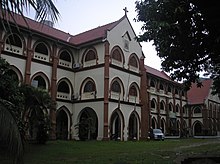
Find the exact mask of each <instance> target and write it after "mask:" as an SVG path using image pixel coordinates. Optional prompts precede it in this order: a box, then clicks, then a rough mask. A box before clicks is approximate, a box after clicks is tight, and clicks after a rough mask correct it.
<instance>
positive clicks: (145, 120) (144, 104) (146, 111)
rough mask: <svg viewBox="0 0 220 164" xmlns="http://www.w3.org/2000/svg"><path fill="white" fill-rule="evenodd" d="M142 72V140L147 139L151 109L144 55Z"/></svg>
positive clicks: (141, 65) (141, 66)
mask: <svg viewBox="0 0 220 164" xmlns="http://www.w3.org/2000/svg"><path fill="white" fill-rule="evenodd" d="M140 71H141V84H140V88H141V91H140V92H141V93H140V95H141V105H142V107H141V139H142V140H144V139H147V137H148V130H149V114H150V113H149V107H148V102H149V98H148V94H147V75H146V69H145V67H144V55H143V56H142V57H141V59H140Z"/></svg>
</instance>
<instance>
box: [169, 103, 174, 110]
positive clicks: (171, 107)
mask: <svg viewBox="0 0 220 164" xmlns="http://www.w3.org/2000/svg"><path fill="white" fill-rule="evenodd" d="M169 111H173V105H172V104H171V103H169Z"/></svg>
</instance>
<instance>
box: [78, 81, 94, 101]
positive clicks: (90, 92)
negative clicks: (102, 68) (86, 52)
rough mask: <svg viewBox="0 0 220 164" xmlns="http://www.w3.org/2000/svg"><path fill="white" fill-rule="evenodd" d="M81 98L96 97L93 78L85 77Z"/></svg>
mask: <svg viewBox="0 0 220 164" xmlns="http://www.w3.org/2000/svg"><path fill="white" fill-rule="evenodd" d="M81 98H82V99H94V98H96V85H95V82H94V81H93V79H91V78H87V79H86V80H85V81H84V82H83V85H82V90H81Z"/></svg>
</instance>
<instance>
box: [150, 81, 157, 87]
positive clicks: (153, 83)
mask: <svg viewBox="0 0 220 164" xmlns="http://www.w3.org/2000/svg"><path fill="white" fill-rule="evenodd" d="M150 86H151V87H153V88H155V86H156V85H155V81H154V80H152V79H151V80H150Z"/></svg>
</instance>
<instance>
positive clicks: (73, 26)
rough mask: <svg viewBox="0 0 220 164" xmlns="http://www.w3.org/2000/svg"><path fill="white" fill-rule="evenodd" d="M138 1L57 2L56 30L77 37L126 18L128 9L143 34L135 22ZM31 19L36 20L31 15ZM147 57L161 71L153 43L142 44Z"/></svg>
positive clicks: (136, 29) (90, 0) (139, 25)
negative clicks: (125, 10) (57, 17)
mask: <svg viewBox="0 0 220 164" xmlns="http://www.w3.org/2000/svg"><path fill="white" fill-rule="evenodd" d="M135 1H136V0H55V1H54V3H55V6H56V7H57V9H58V10H59V12H60V18H59V20H58V22H56V23H55V28H57V29H59V30H62V31H64V32H67V33H70V34H71V35H76V34H79V33H81V32H84V31H87V30H90V29H93V28H96V27H98V26H102V25H105V24H108V23H111V22H114V21H117V20H119V19H120V18H121V17H123V16H124V14H125V12H124V10H123V9H124V8H125V7H127V10H128V13H127V16H128V19H129V21H130V23H131V25H132V27H133V29H134V31H135V33H136V35H139V34H141V33H142V31H141V24H142V23H140V22H135V21H134V18H136V16H137V13H136V12H135ZM29 17H32V18H34V16H33V14H32V16H31V14H30V13H29ZM141 45H142V50H143V52H144V55H145V57H146V58H145V64H146V65H148V66H150V67H153V68H155V69H158V70H160V68H161V66H160V65H161V60H160V59H159V57H158V56H157V55H156V51H155V48H154V47H153V46H152V42H151V43H146V42H145V43H141Z"/></svg>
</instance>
